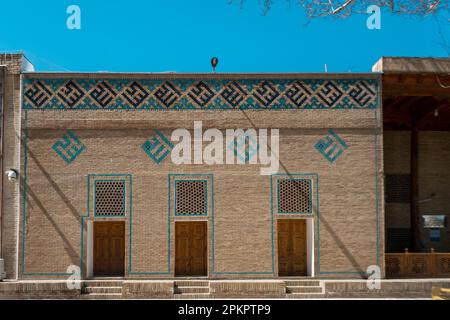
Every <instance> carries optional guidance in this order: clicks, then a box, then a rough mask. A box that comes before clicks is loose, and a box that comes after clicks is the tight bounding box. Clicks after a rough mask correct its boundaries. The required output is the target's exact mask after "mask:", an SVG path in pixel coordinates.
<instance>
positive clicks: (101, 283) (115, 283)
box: [83, 280, 123, 287]
mask: <svg viewBox="0 0 450 320" xmlns="http://www.w3.org/2000/svg"><path fill="white" fill-rule="evenodd" d="M83 284H84V286H85V287H121V286H122V284H123V281H121V280H88V281H84V282H83Z"/></svg>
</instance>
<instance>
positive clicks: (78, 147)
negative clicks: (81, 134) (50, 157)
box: [52, 130, 86, 164]
mask: <svg viewBox="0 0 450 320" xmlns="http://www.w3.org/2000/svg"><path fill="white" fill-rule="evenodd" d="M52 149H53V150H54V151H55V152H56V153H57V154H58V155H59V156H60V157H61V158H62V159H63V160H64V161H65V162H66V163H67V164H71V163H72V162H73V161H74V160H75V159H76V158H77V157H78V156H79V155H80V154H81V153H82V152H83V151H84V150H86V147H85V146H84V144H83V143H82V142H81V141H80V140H79V139H78V138H77V137H76V136H75V134H74V133H73V132H72V131H70V130H69V131H67V132H66V133H65V134H64V135H63V136H62V139H60V140H58V141H56V142H55V143H54V144H53V146H52Z"/></svg>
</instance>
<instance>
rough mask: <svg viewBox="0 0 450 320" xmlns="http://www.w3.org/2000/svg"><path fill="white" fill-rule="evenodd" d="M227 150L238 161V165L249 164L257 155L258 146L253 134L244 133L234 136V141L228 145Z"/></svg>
mask: <svg viewBox="0 0 450 320" xmlns="http://www.w3.org/2000/svg"><path fill="white" fill-rule="evenodd" d="M228 150H229V151H231V152H232V153H233V154H234V155H235V156H236V158H237V159H239V160H240V163H249V162H250V160H251V159H253V157H254V156H256V155H257V153H258V150H259V144H258V141H257V140H256V137H255V136H254V135H253V134H250V133H249V132H248V131H245V133H243V134H237V135H236V137H235V139H233V140H232V141H231V142H230V143H229V145H228Z"/></svg>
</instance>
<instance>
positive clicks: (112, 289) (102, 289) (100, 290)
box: [83, 287, 122, 294]
mask: <svg viewBox="0 0 450 320" xmlns="http://www.w3.org/2000/svg"><path fill="white" fill-rule="evenodd" d="M83 292H84V293H120V294H121V293H122V287H85V288H83Z"/></svg>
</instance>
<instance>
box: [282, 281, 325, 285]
mask: <svg viewBox="0 0 450 320" xmlns="http://www.w3.org/2000/svg"><path fill="white" fill-rule="evenodd" d="M284 282H285V283H286V286H287V287H291V286H303V287H306V286H312V287H318V286H320V280H285V281H284Z"/></svg>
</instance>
